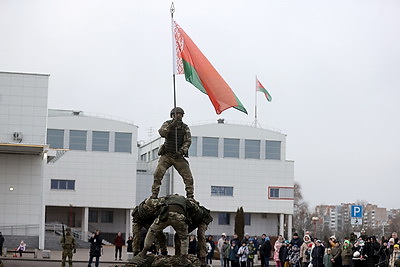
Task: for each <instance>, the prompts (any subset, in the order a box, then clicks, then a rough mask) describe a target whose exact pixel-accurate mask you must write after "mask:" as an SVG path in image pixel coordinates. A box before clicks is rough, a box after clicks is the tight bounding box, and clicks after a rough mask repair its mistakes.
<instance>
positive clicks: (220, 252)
mask: <svg viewBox="0 0 400 267" xmlns="http://www.w3.org/2000/svg"><path fill="white" fill-rule="evenodd" d="M225 240H226V234H225V233H222V234H221V237H220V239H218V243H217V248H218V251H219V259H220V261H221V267H222V266H224V257H223V256H222V254H223V253H222V246H223V245H224V242H225Z"/></svg>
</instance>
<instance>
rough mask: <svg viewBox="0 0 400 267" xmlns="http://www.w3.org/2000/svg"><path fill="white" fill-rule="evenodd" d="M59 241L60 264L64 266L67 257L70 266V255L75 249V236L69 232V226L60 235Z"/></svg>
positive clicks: (70, 266)
mask: <svg viewBox="0 0 400 267" xmlns="http://www.w3.org/2000/svg"><path fill="white" fill-rule="evenodd" d="M60 243H61V246H62V249H63V251H62V261H61V266H62V267H65V261H66V259H67V257H68V262H69V267H72V256H73V252H74V250H75V238H74V237H73V235H72V234H71V228H69V227H67V229H66V233H65V235H64V236H63V237H61V241H60Z"/></svg>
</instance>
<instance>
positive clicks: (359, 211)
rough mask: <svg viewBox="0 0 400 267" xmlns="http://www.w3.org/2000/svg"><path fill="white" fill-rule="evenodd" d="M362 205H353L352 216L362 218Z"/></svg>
mask: <svg viewBox="0 0 400 267" xmlns="http://www.w3.org/2000/svg"><path fill="white" fill-rule="evenodd" d="M362 214H363V212H362V206H360V205H354V206H351V217H354V218H362Z"/></svg>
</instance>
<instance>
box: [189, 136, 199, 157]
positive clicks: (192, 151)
mask: <svg viewBox="0 0 400 267" xmlns="http://www.w3.org/2000/svg"><path fill="white" fill-rule="evenodd" d="M189 156H194V157H197V136H192V144H191V145H190V147H189Z"/></svg>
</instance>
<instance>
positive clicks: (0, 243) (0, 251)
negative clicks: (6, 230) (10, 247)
mask: <svg viewBox="0 0 400 267" xmlns="http://www.w3.org/2000/svg"><path fill="white" fill-rule="evenodd" d="M4 240H5V239H4V236H3V234H2V233H1V232H0V256H2V255H3V244H4Z"/></svg>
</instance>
